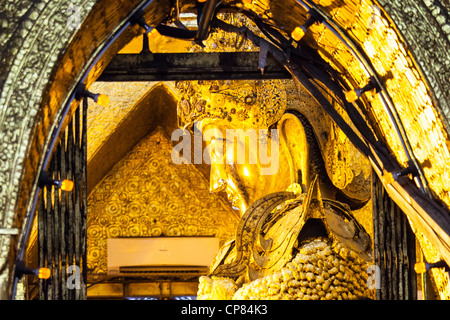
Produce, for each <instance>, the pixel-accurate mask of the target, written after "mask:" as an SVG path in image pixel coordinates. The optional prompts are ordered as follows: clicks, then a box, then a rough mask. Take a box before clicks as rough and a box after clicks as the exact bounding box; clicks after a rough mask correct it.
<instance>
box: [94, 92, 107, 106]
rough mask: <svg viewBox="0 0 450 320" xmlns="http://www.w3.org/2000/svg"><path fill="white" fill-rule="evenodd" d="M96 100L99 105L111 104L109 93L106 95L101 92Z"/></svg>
mask: <svg viewBox="0 0 450 320" xmlns="http://www.w3.org/2000/svg"><path fill="white" fill-rule="evenodd" d="M96 102H97V103H98V104H99V105H101V106H104V107H106V106H108V104H109V97H108V96H107V95H105V94H100V95H99V96H98V98H97V101H96Z"/></svg>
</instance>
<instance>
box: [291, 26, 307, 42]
mask: <svg viewBox="0 0 450 320" xmlns="http://www.w3.org/2000/svg"><path fill="white" fill-rule="evenodd" d="M305 34H306V31H305V30H304V27H302V26H300V27H296V28H295V29H294V31H292V33H291V37H292V39H294V40H295V41H300V40H301V39H302V38H303V37H304V36H305Z"/></svg>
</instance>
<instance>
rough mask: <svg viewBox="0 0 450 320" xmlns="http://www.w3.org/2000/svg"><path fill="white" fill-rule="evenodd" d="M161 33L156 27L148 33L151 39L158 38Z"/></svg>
mask: <svg viewBox="0 0 450 320" xmlns="http://www.w3.org/2000/svg"><path fill="white" fill-rule="evenodd" d="M160 35H161V34H160V33H159V32H158V30H156V28H153V29H152V31H150V33H149V34H148V38H149V39H150V40H155V39H157V38H158V37H159V36H160Z"/></svg>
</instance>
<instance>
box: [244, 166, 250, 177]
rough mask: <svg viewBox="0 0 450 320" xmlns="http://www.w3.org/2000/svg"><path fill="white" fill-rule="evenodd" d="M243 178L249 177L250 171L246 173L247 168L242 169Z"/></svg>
mask: <svg viewBox="0 0 450 320" xmlns="http://www.w3.org/2000/svg"><path fill="white" fill-rule="evenodd" d="M244 176H246V177H250V171H248V168H247V167H244Z"/></svg>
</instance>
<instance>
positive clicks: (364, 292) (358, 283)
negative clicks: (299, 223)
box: [197, 239, 374, 300]
mask: <svg viewBox="0 0 450 320" xmlns="http://www.w3.org/2000/svg"><path fill="white" fill-rule="evenodd" d="M368 268H369V265H368V264H367V262H365V261H364V260H362V259H361V258H359V257H358V255H357V254H356V253H354V252H353V251H351V250H348V249H347V248H346V247H345V246H344V245H342V244H341V243H340V242H337V241H334V242H330V241H326V240H322V239H317V240H314V241H311V242H309V243H306V244H304V245H302V246H301V247H300V249H299V252H298V253H297V254H295V257H294V258H293V259H292V260H291V261H290V262H288V263H287V264H286V265H285V266H284V267H283V268H282V269H281V270H279V271H276V272H274V273H272V274H269V275H267V276H265V277H262V278H259V279H256V280H254V281H252V282H250V283H245V284H243V285H242V286H240V285H239V284H237V283H236V282H235V281H234V280H233V279H231V278H224V277H206V276H204V277H201V278H200V286H199V290H198V295H197V299H199V300H215V299H224V300H225V299H234V300H258V299H268V300H280V299H284V300H352V299H361V298H374V290H372V289H369V287H370V279H369V274H368V273H367V270H368Z"/></svg>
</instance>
